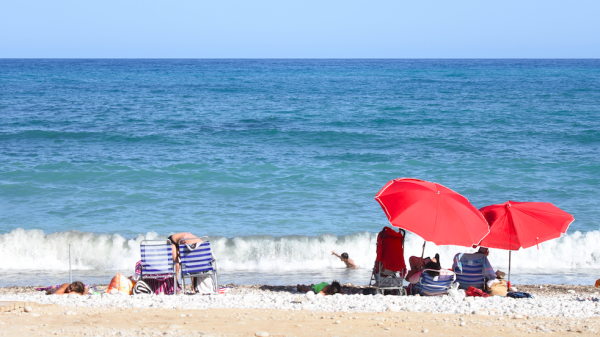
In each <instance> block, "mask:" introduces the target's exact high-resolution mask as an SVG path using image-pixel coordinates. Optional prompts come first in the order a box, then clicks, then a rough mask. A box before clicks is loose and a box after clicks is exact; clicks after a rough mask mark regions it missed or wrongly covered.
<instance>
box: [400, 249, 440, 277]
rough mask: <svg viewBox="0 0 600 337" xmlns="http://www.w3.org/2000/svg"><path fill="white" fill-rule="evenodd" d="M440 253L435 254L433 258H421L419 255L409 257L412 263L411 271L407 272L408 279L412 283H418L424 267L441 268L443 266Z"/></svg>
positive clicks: (409, 261)
mask: <svg viewBox="0 0 600 337" xmlns="http://www.w3.org/2000/svg"><path fill="white" fill-rule="evenodd" d="M439 260H440V254H435V256H434V257H433V258H429V257H426V258H420V257H417V256H411V257H410V258H409V259H408V264H409V265H410V271H409V272H408V274H406V281H407V282H410V283H412V284H417V283H418V282H419V279H420V278H421V274H422V273H423V269H436V270H440V269H441V266H440V263H439Z"/></svg>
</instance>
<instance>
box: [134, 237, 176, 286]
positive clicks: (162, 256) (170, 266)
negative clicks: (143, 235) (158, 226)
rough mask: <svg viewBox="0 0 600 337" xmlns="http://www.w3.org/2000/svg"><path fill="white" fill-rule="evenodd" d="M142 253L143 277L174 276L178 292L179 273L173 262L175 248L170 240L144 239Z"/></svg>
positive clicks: (141, 245) (141, 247) (159, 277)
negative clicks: (173, 248)
mask: <svg viewBox="0 0 600 337" xmlns="http://www.w3.org/2000/svg"><path fill="white" fill-rule="evenodd" d="M140 250H141V253H142V270H141V273H140V276H141V278H142V279H164V278H173V281H174V282H173V285H174V292H175V294H177V273H176V271H175V263H173V250H172V248H171V242H170V241H169V240H144V241H142V242H141V243H140Z"/></svg>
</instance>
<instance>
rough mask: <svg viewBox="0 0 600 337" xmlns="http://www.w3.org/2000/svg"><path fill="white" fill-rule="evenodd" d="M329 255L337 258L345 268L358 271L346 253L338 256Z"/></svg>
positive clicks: (333, 253) (332, 253) (334, 253)
mask: <svg viewBox="0 0 600 337" xmlns="http://www.w3.org/2000/svg"><path fill="white" fill-rule="evenodd" d="M331 255H335V256H337V257H339V258H340V260H342V262H344V263H345V264H346V268H353V269H358V267H357V266H356V264H355V263H354V261H352V260H351V259H350V257H349V256H348V253H342V255H338V254H337V253H336V252H331Z"/></svg>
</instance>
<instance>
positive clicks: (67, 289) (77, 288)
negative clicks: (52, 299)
mask: <svg viewBox="0 0 600 337" xmlns="http://www.w3.org/2000/svg"><path fill="white" fill-rule="evenodd" d="M37 290H39V291H45V292H46V295H67V294H71V293H73V294H78V295H85V294H87V293H88V292H89V290H88V287H87V285H85V284H83V283H81V282H80V281H75V282H73V283H71V284H69V283H63V284H57V285H54V286H49V287H45V288H37Z"/></svg>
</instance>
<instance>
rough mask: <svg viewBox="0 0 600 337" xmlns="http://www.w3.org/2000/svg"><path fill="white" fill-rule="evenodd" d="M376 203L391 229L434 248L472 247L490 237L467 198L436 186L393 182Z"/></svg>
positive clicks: (481, 218) (427, 183)
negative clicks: (429, 243)
mask: <svg viewBox="0 0 600 337" xmlns="http://www.w3.org/2000/svg"><path fill="white" fill-rule="evenodd" d="M375 200H377V201H378V202H379V204H380V205H381V207H382V208H383V211H384V212H385V214H386V215H387V217H388V220H389V221H390V223H391V224H392V226H395V227H400V228H403V229H405V230H407V231H410V232H413V233H415V234H417V235H419V236H420V237H422V238H423V239H424V240H425V241H431V242H433V243H435V244H437V245H457V246H464V247H472V246H473V245H475V244H478V243H479V242H480V241H481V239H482V238H483V237H485V236H486V235H487V234H488V233H489V226H488V224H487V222H486V221H485V218H484V217H483V216H482V215H481V213H479V211H478V210H477V208H475V207H474V206H473V205H471V203H469V200H467V198H465V197H463V196H462V195H460V194H458V193H456V192H454V191H452V190H451V189H449V188H447V187H445V186H442V185H440V184H437V183H431V182H428V181H424V180H419V179H412V178H399V179H394V180H392V181H390V182H388V183H387V184H386V185H385V186H384V187H383V188H382V189H381V191H379V193H377V195H376V196H375Z"/></svg>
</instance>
